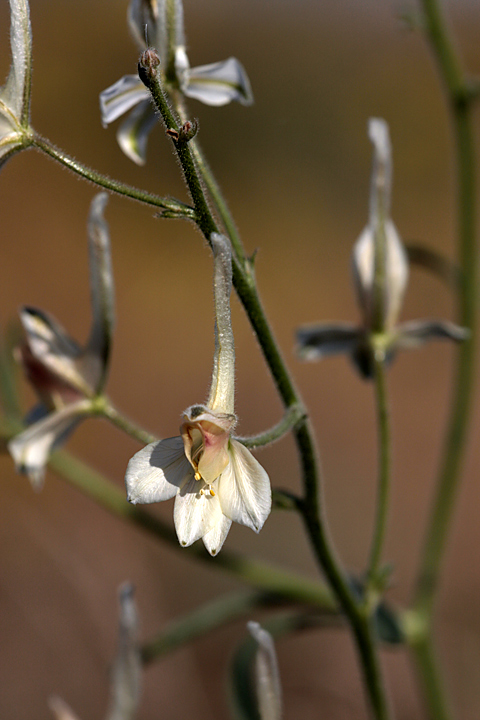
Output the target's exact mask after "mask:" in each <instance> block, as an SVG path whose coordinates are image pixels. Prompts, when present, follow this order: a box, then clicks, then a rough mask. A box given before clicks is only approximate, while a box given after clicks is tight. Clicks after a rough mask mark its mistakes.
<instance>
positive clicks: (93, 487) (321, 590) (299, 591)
mask: <svg viewBox="0 0 480 720" xmlns="http://www.w3.org/2000/svg"><path fill="white" fill-rule="evenodd" d="M49 465H50V467H51V468H52V469H53V470H55V471H56V472H57V473H59V474H60V475H61V476H62V477H63V478H64V479H65V480H66V481H67V482H68V483H69V484H70V485H72V486H73V487H75V488H76V489H77V490H79V491H80V492H82V493H83V494H84V495H86V496H87V497H89V498H91V499H92V500H94V501H95V502H96V503H97V504H98V505H100V506H101V507H103V508H104V509H105V510H108V512H110V513H111V514H113V515H115V516H116V517H118V518H121V519H123V520H127V521H129V522H131V523H132V525H135V526H137V527H138V528H140V529H141V530H143V531H145V532H147V533H149V534H150V535H152V536H153V537H155V538H157V539H159V540H162V541H163V542H166V543H168V544H169V545H171V546H172V547H174V548H175V549H177V550H178V551H179V552H180V553H182V554H183V555H185V556H186V557H189V558H195V559H197V560H202V561H203V562H204V563H206V564H207V565H208V566H209V567H210V568H216V569H222V570H227V571H228V572H230V573H231V574H232V575H234V576H236V577H237V578H239V579H241V580H243V581H244V582H246V583H249V584H250V585H253V586H254V587H256V588H257V589H258V590H262V591H264V592H268V593H271V594H274V595H278V596H279V597H281V598H284V599H287V600H291V601H294V602H299V603H305V604H307V605H313V606H315V607H320V608H322V609H323V610H327V611H335V610H336V603H335V600H334V598H333V597H332V594H331V592H330V591H329V589H328V588H327V587H326V586H324V585H322V584H320V583H317V582H313V581H311V580H309V579H307V578H303V577H301V576H299V575H296V574H294V573H289V572H286V571H283V570H282V569H280V568H276V567H273V566H270V565H268V564H266V563H261V562H257V561H256V560H253V559H250V558H246V557H243V556H241V555H237V554H236V553H233V552H231V551H230V552H229V551H228V550H222V552H221V553H220V554H219V555H217V556H215V557H214V558H212V557H211V556H210V555H209V554H208V553H207V552H206V551H205V550H204V548H203V547H202V546H201V545H199V544H196V545H191V546H190V547H187V548H182V547H180V545H179V543H178V539H177V537H176V535H175V533H174V532H173V530H171V529H170V527H169V526H167V525H166V524H165V523H163V522H162V521H161V520H159V519H158V518H156V517H154V516H153V515H151V514H150V513H148V512H146V511H145V510H144V509H143V508H141V507H138V506H135V505H131V504H130V503H128V502H127V501H126V499H125V492H124V490H123V489H120V488H119V487H117V486H116V485H114V484H113V483H112V482H110V481H109V480H107V479H106V478H105V477H104V476H103V475H101V474H100V473H99V472H97V471H96V470H93V469H92V468H90V467H89V466H88V465H87V464H86V463H84V462H82V461H80V460H77V459H76V458H74V457H72V456H71V455H69V453H67V452H66V451H64V450H59V451H58V452H56V453H54V455H52V457H51V459H50V461H49Z"/></svg>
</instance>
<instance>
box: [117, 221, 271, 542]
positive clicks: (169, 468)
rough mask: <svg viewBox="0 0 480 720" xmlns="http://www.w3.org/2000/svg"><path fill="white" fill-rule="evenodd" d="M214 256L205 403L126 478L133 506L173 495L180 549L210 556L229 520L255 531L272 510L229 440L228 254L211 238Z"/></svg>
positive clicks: (144, 453) (245, 453) (143, 454)
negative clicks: (195, 546)
mask: <svg viewBox="0 0 480 720" xmlns="http://www.w3.org/2000/svg"><path fill="white" fill-rule="evenodd" d="M211 241H212V245H213V249H214V258H215V284H214V287H215V314H216V323H215V338H216V348H215V360H214V368H213V378H212V386H211V389H210V396H209V399H208V401H207V403H206V405H193V406H192V407H190V408H188V409H187V410H186V411H185V413H184V414H183V422H182V425H181V427H180V436H178V437H173V438H168V439H167V440H161V441H160V442H156V443H152V444H150V445H147V446H146V447H145V448H143V450H140V452H138V453H137V454H136V455H134V456H133V458H132V459H131V460H130V462H129V464H128V467H127V472H126V476H125V484H126V488H127V497H128V500H129V501H130V502H132V503H152V502H161V501H162V500H168V499H170V498H172V497H175V510H174V520H175V528H176V531H177V535H178V539H179V541H180V544H181V545H183V546H188V545H191V544H192V543H193V542H195V541H196V540H198V539H200V538H202V539H203V542H204V544H205V547H206V548H207V550H208V552H209V553H210V554H211V555H216V554H217V553H218V552H219V550H220V549H221V547H222V545H223V543H224V541H225V538H226V536H227V534H228V531H229V529H230V526H231V524H232V521H235V522H238V523H240V524H241V525H247V527H250V528H252V530H255V532H259V531H260V530H261V528H262V527H263V524H264V522H265V520H266V519H267V517H268V515H269V514H270V510H271V503H272V500H271V490H270V482H269V478H268V475H267V473H266V472H265V470H264V469H263V468H262V466H261V465H260V464H259V463H258V462H257V460H255V458H254V457H253V455H252V454H251V452H250V451H249V450H247V448H245V447H244V446H243V445H242V444H241V443H240V442H239V441H238V440H235V438H233V437H232V431H233V429H234V426H235V423H236V417H235V414H234V364H235V351H234V345H233V334H232V329H231V319H230V304H229V296H230V291H231V272H232V271H231V251H230V247H229V244H228V240H226V238H224V237H223V236H222V235H218V234H216V233H214V234H212V236H211Z"/></svg>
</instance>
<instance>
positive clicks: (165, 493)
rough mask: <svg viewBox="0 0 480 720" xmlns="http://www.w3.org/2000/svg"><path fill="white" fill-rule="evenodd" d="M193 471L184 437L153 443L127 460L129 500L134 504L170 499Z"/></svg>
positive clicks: (126, 480)
mask: <svg viewBox="0 0 480 720" xmlns="http://www.w3.org/2000/svg"><path fill="white" fill-rule="evenodd" d="M192 474H193V470H192V466H191V465H190V463H189V462H188V460H187V458H186V457H185V452H184V449H183V441H182V438H181V437H173V438H167V439H166V440H160V441H158V442H154V443H150V445H147V446H146V447H144V448H143V449H142V450H139V452H137V453H136V454H135V455H134V456H133V457H132V459H131V460H130V462H129V463H128V466H127V472H126V475H125V486H126V488H127V499H128V501H129V502H131V503H133V504H134V505H135V504H136V503H154V502H161V501H162V500H169V499H170V498H172V497H174V496H175V495H176V494H177V492H178V490H179V488H180V487H182V485H183V484H185V482H187V481H188V479H189V478H190V476H192Z"/></svg>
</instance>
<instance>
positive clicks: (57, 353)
mask: <svg viewBox="0 0 480 720" xmlns="http://www.w3.org/2000/svg"><path fill="white" fill-rule="evenodd" d="M20 320H21V322H22V325H23V327H24V329H25V333H26V336H27V344H28V349H29V351H30V352H31V354H32V356H33V358H34V360H35V361H37V362H38V363H39V364H40V365H42V366H43V367H45V368H46V369H47V370H48V371H49V372H50V373H52V374H53V375H54V376H55V377H57V378H59V380H60V381H61V382H63V383H66V384H68V385H70V386H71V387H73V388H75V389H76V390H78V391H79V392H80V393H82V394H83V395H87V396H88V395H92V394H93V388H92V386H91V385H90V384H89V383H88V381H87V380H86V378H85V377H84V375H83V372H82V368H81V360H80V356H81V352H82V351H81V349H80V348H79V346H78V345H77V343H76V342H75V340H73V339H72V338H71V337H70V336H69V335H68V334H67V333H66V331H65V330H64V329H63V327H62V326H61V325H60V323H58V322H57V321H56V320H55V319H54V318H53V317H52V316H51V315H49V314H48V313H45V312H43V311H42V310H38V309H37V308H32V307H23V308H22V309H21V310H20Z"/></svg>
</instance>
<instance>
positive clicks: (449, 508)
mask: <svg viewBox="0 0 480 720" xmlns="http://www.w3.org/2000/svg"><path fill="white" fill-rule="evenodd" d="M422 7H423V11H424V18H425V29H426V33H427V36H428V39H429V41H430V44H431V47H432V50H433V53H434V56H435V59H436V62H437V65H438V68H439V72H440V76H441V78H442V82H443V84H444V87H445V92H446V95H447V100H448V105H449V108H450V112H451V118H452V124H453V133H454V138H455V148H456V158H457V181H458V238H459V245H458V264H459V268H460V273H461V279H462V282H461V285H460V288H459V308H458V319H459V323H460V324H461V325H463V327H465V328H468V329H469V330H470V333H471V334H470V338H469V339H468V340H466V341H465V342H464V343H462V344H461V345H460V347H459V350H458V355H457V366H456V379H455V386H454V397H453V400H452V404H451V410H450V417H449V421H448V427H447V432H446V439H445V442H444V445H443V447H444V451H443V458H442V461H441V465H440V471H439V476H438V482H437V488H436V496H435V500H434V504H433V509H432V513H431V517H430V520H429V524H428V527H427V532H426V539H425V543H424V548H423V553H422V558H421V562H420V569H419V573H418V579H417V588H416V593H415V598H414V602H413V610H412V611H411V614H412V616H413V617H414V618H415V623H416V624H417V625H418V627H419V628H421V632H420V634H419V636H418V637H417V638H416V640H415V643H413V650H414V653H415V657H416V661H417V667H418V670H419V674H420V677H421V679H422V683H423V687H424V691H425V700H426V702H427V704H428V709H429V714H430V717H431V718H432V720H433V719H435V720H438V718H441V719H442V720H443V719H445V720H447V718H450V717H451V714H450V710H449V708H448V706H447V702H446V700H445V698H444V693H443V683H442V681H441V678H440V677H439V672H438V670H437V668H436V665H435V661H434V654H433V642H432V634H433V630H432V621H433V611H434V604H435V599H436V596H437V590H438V586H439V581H440V571H441V565H442V561H443V555H444V551H445V547H446V542H447V537H448V532H449V530H450V525H451V521H452V516H453V512H454V507H455V500H456V496H457V492H458V489H459V485H460V480H461V470H462V463H463V457H464V452H465V447H466V440H467V430H468V427H469V423H470V417H471V410H472V399H473V385H474V374H475V366H476V342H475V335H474V330H475V327H476V314H477V300H478V294H477V293H478V283H479V278H478V254H477V248H476V217H475V215H476V213H475V203H476V198H475V185H476V180H475V149H474V141H473V128H472V104H473V100H474V94H473V93H472V92H471V91H470V86H469V84H468V82H467V80H466V79H465V76H464V73H463V71H462V69H461V65H460V61H459V58H458V56H457V54H456V51H455V49H454V47H453V43H452V41H451V39H450V36H449V32H448V29H447V25H446V23H445V20H444V18H443V16H442V12H441V9H440V6H439V4H438V2H437V1H436V0H422Z"/></svg>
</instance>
